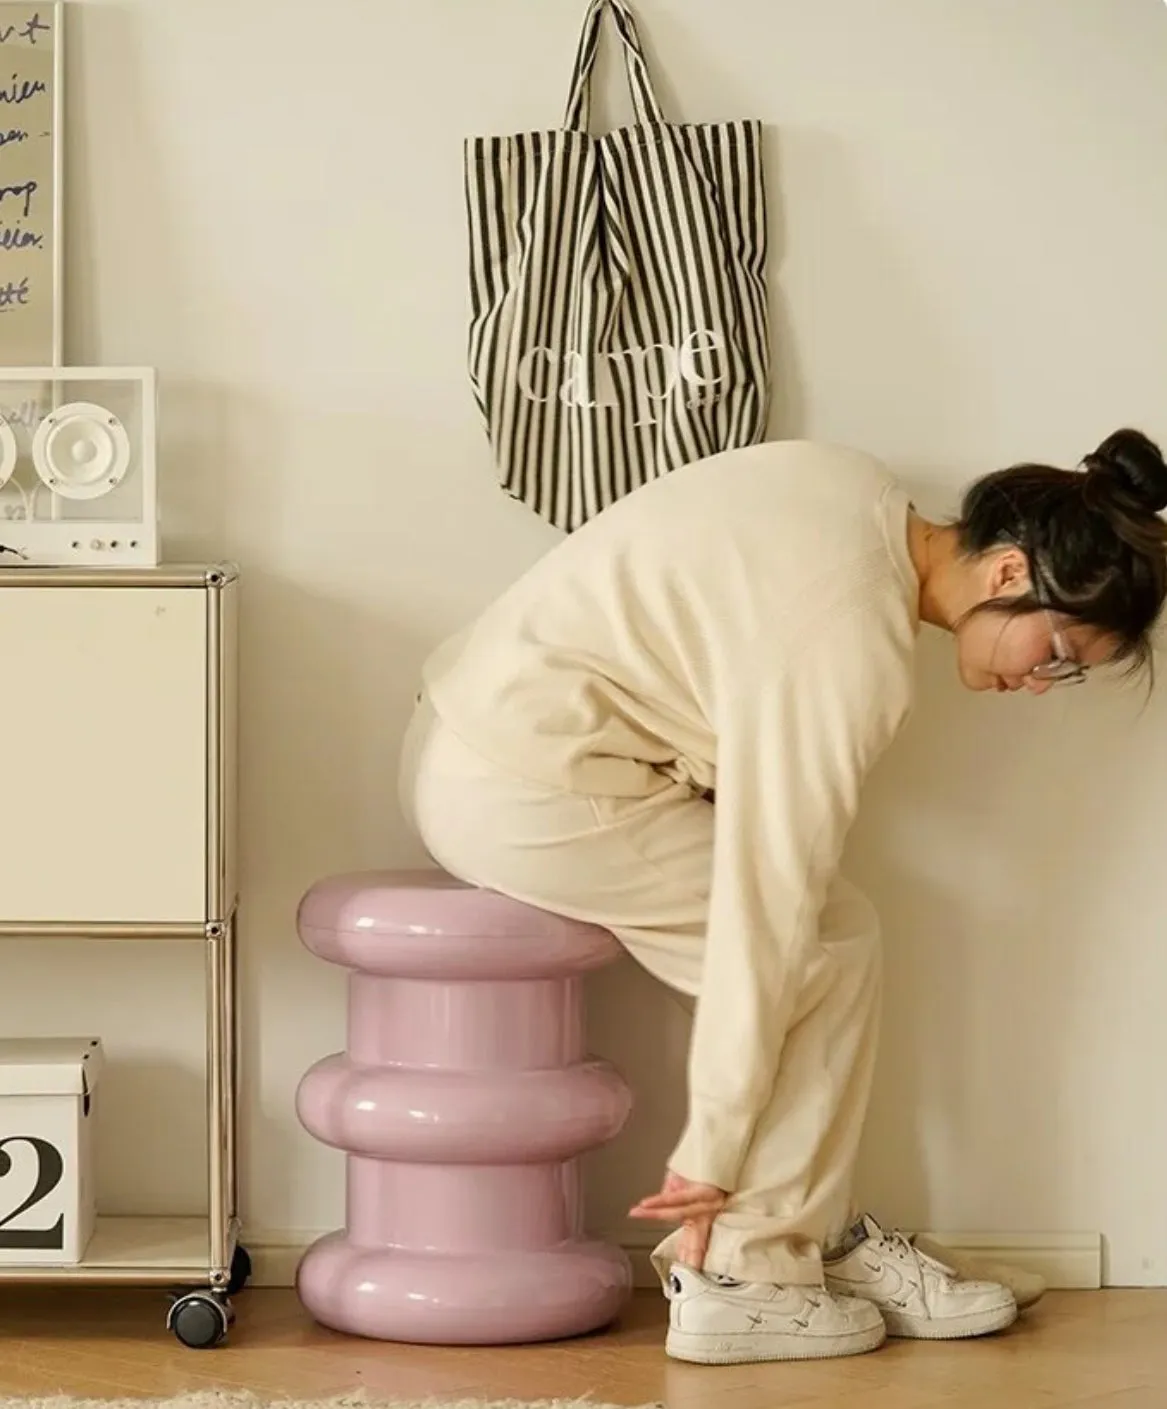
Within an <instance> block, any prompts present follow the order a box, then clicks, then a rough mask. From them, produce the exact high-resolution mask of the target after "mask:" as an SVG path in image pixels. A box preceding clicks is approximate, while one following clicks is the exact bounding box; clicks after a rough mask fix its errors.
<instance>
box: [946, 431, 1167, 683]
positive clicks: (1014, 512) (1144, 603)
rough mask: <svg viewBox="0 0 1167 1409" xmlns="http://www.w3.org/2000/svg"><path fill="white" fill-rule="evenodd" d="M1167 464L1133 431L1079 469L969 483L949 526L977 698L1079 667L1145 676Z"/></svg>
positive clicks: (966, 655)
mask: <svg viewBox="0 0 1167 1409" xmlns="http://www.w3.org/2000/svg"><path fill="white" fill-rule="evenodd" d="M1164 508H1167V464H1165V463H1164V460H1163V456H1162V454H1161V453H1160V451H1159V448H1158V446H1156V445H1155V444H1154V443H1153V442H1152V441H1150V440H1148V439H1147V437H1146V436H1145V435H1143V434H1141V433H1140V432H1139V431H1134V430H1120V431H1116V432H1115V433H1114V434H1113V435H1111V436H1109V437H1108V438H1107V439H1106V440H1104V441H1103V442H1102V444H1101V445H1100V446H1099V447H1098V449H1097V450H1095V451H1094V452H1093V453H1092V454H1090V455H1087V456H1086V458H1085V460H1084V461H1083V462H1082V468H1081V469H1079V470H1061V469H1055V468H1053V467H1052V466H1049V465H1035V464H1022V465H1014V466H1012V467H1011V468H1009V469H1005V470H998V471H996V472H995V473H993V474H989V475H986V476H984V477H983V478H982V479H979V480H977V481H976V483H975V484H973V485H972V486H971V487H970V488H969V490H968V492H967V493H966V495H965V498H964V503H963V504H962V506H961V514H960V518H959V519H958V521H957V522H956V524H955V525H954V531H955V534H956V543H957V553H958V557H959V560H960V562H961V564H962V566H963V568H964V570H965V572H966V573H968V574H970V575H971V579H972V583H971V586H972V587H973V589H974V590H973V592H972V593H971V596H972V605H971V607H970V608H969V609H967V610H965V611H963V612H962V614H961V616H960V619H959V620H958V621H957V622H955V623H954V631H955V635H956V639H957V650H958V656H959V662H960V672H961V677H962V679H963V680H964V683H965V684H966V685H968V686H969V687H970V688H972V689H979V690H985V689H998V690H1001V689H1022V688H1025V689H1030V690H1033V691H1035V692H1040V691H1042V690H1044V689H1048V688H1049V686H1050V684H1053V683H1057V681H1058V680H1059V679H1062V678H1071V679H1073V678H1076V677H1078V676H1079V674H1080V672H1078V671H1076V670H1075V669H1074V667H1075V666H1078V667H1082V666H1084V667H1087V668H1088V667H1090V666H1093V665H1099V664H1105V663H1109V662H1116V661H1117V662H1123V663H1126V664H1129V665H1131V666H1133V667H1135V668H1138V667H1140V666H1143V665H1149V664H1150V660H1151V632H1152V628H1153V627H1154V625H1155V622H1156V620H1157V618H1158V616H1159V614H1160V612H1161V610H1162V608H1163V605H1164V600H1165V599H1167V525H1165V524H1164V522H1163V520H1162V519H1160V518H1159V511H1160V510H1162V509H1164Z"/></svg>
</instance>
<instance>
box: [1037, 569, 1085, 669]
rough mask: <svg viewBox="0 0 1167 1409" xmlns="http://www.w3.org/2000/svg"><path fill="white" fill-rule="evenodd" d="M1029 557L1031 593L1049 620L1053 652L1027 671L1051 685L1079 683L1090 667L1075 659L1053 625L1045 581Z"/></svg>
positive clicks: (1064, 639) (1063, 638) (1063, 637)
mask: <svg viewBox="0 0 1167 1409" xmlns="http://www.w3.org/2000/svg"><path fill="white" fill-rule="evenodd" d="M1028 557H1029V577H1030V580H1031V581H1032V583H1033V595H1034V596H1035V597H1036V598H1037V602H1038V605H1039V606H1040V607H1041V609H1042V611H1043V612H1044V613H1045V615H1046V620H1047V621H1048V622H1049V629H1050V641H1051V642H1052V644H1053V648H1054V654H1053V659H1052V660H1046V661H1042V663H1041V664H1040V665H1035V666H1034V667H1033V669H1032V670H1031V671H1030V672H1029V674H1030V676H1031V677H1032V678H1033V679H1034V680H1044V681H1046V682H1048V683H1049V684H1051V685H1081V684H1083V683H1084V682H1085V680H1086V677H1087V675H1088V674H1089V671H1090V667H1089V666H1087V665H1083V664H1082V663H1081V661H1076V660H1075V659H1074V658H1073V655H1072V654H1071V652H1070V648H1069V646H1068V645H1067V644H1066V638H1065V636H1063V635H1062V633H1061V632H1060V631H1059V630H1058V628H1057V627H1056V626H1055V625H1054V616H1053V611H1052V609H1051V607H1050V600H1049V593H1048V592H1047V591H1046V590H1045V583H1044V581H1043V580H1042V576H1041V573H1040V572H1038V570H1037V563H1036V562H1035V561H1034V557H1033V554H1032V553H1030V554H1029V555H1028Z"/></svg>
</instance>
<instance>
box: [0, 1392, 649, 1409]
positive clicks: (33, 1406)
mask: <svg viewBox="0 0 1167 1409" xmlns="http://www.w3.org/2000/svg"><path fill="white" fill-rule="evenodd" d="M0 1409H629V1406H625V1405H615V1404H599V1403H597V1402H596V1401H595V1400H594V1399H373V1398H372V1397H371V1396H365V1395H343V1396H341V1397H339V1398H332V1399H265V1398H263V1397H262V1396H260V1395H253V1394H236V1393H227V1392H220V1391H217V1390H206V1391H199V1392H198V1393H195V1394H179V1395H175V1397H174V1398H173V1399H73V1398H71V1397H69V1396H67V1395H59V1396H56V1397H54V1398H52V1399H0ZM631 1409H664V1405H663V1404H660V1403H656V1404H639V1405H635V1406H631Z"/></svg>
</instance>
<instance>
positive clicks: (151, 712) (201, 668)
mask: <svg viewBox="0 0 1167 1409" xmlns="http://www.w3.org/2000/svg"><path fill="white" fill-rule="evenodd" d="M0 669H2V671H3V676H2V684H0V720H2V721H3V724H4V726H5V727H4V731H3V736H2V738H3V762H2V764H0V921H3V922H6V923H12V922H18V923H30V924H35V923H43V922H49V923H52V922H69V923H73V922H76V923H78V924H85V923H95V924H142V923H162V924H174V923H187V924H202V923H204V922H205V920H206V919H207V916H206V895H207V684H208V663H207V595H206V592H205V591H203V590H200V589H197V588H190V587H128V586H118V587H112V586H111V587H80V586H77V587H74V586H62V587H20V586H13V587H5V588H3V589H2V590H0Z"/></svg>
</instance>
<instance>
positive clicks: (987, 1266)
mask: <svg viewBox="0 0 1167 1409" xmlns="http://www.w3.org/2000/svg"><path fill="white" fill-rule="evenodd" d="M912 1246H913V1247H914V1248H919V1250H920V1251H921V1252H923V1253H927V1255H928V1256H929V1257H931V1258H933V1259H934V1260H935V1261H936V1262H941V1263H943V1264H944V1265H945V1266H946V1267H951V1268H952V1270H953V1271H954V1272H955V1273H956V1275H957V1276H958V1277H959V1278H960V1279H961V1280H962V1281H968V1282H972V1281H978V1280H979V1281H989V1282H1000V1283H1001V1285H1002V1286H1003V1287H1008V1288H1009V1290H1010V1291H1011V1292H1012V1293H1013V1300H1014V1301H1015V1302H1016V1303H1017V1310H1018V1311H1028V1310H1029V1308H1030V1307H1031V1306H1036V1305H1037V1303H1038V1302H1039V1301H1040V1300H1041V1299H1042V1297H1043V1296H1045V1292H1046V1286H1045V1278H1044V1277H1042V1276H1040V1275H1039V1274H1038V1273H1036V1272H1030V1271H1029V1270H1028V1269H1027V1268H1024V1267H1014V1266H1013V1265H1012V1264H1011V1263H1008V1262H993V1261H991V1260H990V1259H989V1258H987V1257H983V1256H981V1255H980V1254H979V1253H971V1252H970V1253H957V1252H954V1251H953V1250H952V1248H946V1247H944V1246H943V1245H942V1244H940V1243H937V1242H934V1241H933V1240H932V1239H931V1238H929V1237H927V1236H925V1234H923V1233H915V1234H913V1235H912Z"/></svg>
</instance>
